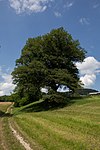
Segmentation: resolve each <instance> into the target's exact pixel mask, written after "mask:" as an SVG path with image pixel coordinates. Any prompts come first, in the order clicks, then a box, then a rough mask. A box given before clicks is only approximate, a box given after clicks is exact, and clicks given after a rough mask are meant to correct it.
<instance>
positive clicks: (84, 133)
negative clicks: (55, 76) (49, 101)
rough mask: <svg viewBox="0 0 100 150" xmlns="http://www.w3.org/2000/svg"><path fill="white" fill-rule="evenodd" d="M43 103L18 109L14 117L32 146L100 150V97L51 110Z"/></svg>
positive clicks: (52, 149)
mask: <svg viewBox="0 0 100 150" xmlns="http://www.w3.org/2000/svg"><path fill="white" fill-rule="evenodd" d="M41 104H43V103H39V102H38V104H37V103H34V104H30V105H28V106H25V107H23V108H20V109H16V110H15V114H16V115H15V116H14V118H13V119H14V121H15V122H16V123H17V125H18V127H19V129H20V131H22V132H23V134H24V136H26V137H27V139H28V140H29V141H30V143H31V145H33V147H34V142H35V144H36V145H37V147H38V148H37V149H43V150H45V149H46V150H100V97H92V98H85V99H80V100H73V101H72V103H71V104H70V105H68V106H66V107H64V108H59V109H55V110H48V111H43V110H42V109H41V108H42V107H41ZM34 106H35V107H34ZM36 108H37V109H38V110H39V112H36Z"/></svg>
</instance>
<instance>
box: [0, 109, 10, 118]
mask: <svg viewBox="0 0 100 150" xmlns="http://www.w3.org/2000/svg"><path fill="white" fill-rule="evenodd" d="M3 117H12V114H10V113H5V112H3V111H1V110H0V118H3Z"/></svg>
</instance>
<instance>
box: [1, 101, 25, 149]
mask: <svg viewBox="0 0 100 150" xmlns="http://www.w3.org/2000/svg"><path fill="white" fill-rule="evenodd" d="M10 105H11V103H4V104H0V150H5V149H6V150H24V148H23V147H22V146H21V145H20V143H19V142H18V141H17V140H16V138H15V137H14V136H13V133H12V131H11V129H10V127H9V120H11V118H12V117H11V115H10V114H6V110H7V108H8V107H9V106H10Z"/></svg>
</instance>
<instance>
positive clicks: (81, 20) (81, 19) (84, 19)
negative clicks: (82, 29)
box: [79, 17, 90, 25]
mask: <svg viewBox="0 0 100 150" xmlns="http://www.w3.org/2000/svg"><path fill="white" fill-rule="evenodd" d="M79 22H80V23H81V24H82V25H89V24H90V21H89V19H88V18H86V17H83V18H80V20H79Z"/></svg>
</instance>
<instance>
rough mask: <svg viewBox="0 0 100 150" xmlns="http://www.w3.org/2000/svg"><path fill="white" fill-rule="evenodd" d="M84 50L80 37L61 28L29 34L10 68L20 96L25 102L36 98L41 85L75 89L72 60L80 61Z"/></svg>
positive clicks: (77, 80)
mask: <svg viewBox="0 0 100 150" xmlns="http://www.w3.org/2000/svg"><path fill="white" fill-rule="evenodd" d="M85 53H86V52H85V50H84V49H83V48H81V46H80V43H79V41H78V40H73V38H72V36H71V35H70V34H69V33H68V32H67V31H65V30H64V29H63V28H58V29H55V30H52V31H51V32H50V33H48V34H45V35H43V36H39V37H36V38H29V39H28V40H27V42H26V45H25V46H24V48H23V49H22V53H21V56H20V58H19V59H17V60H16V67H15V69H14V71H13V72H12V75H13V81H14V83H15V84H16V90H15V91H16V93H17V94H18V96H19V99H25V98H26V99H27V101H26V103H27V102H31V101H35V100H38V99H39V98H40V96H41V92H40V88H41V87H44V86H49V87H51V89H52V91H54V92H56V90H57V84H58V85H60V84H64V85H67V87H68V88H69V89H71V90H72V91H73V92H74V91H75V89H77V88H78V87H79V86H80V82H79V71H78V69H77V67H76V65H75V63H76V62H82V61H83V60H84V58H85Z"/></svg>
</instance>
